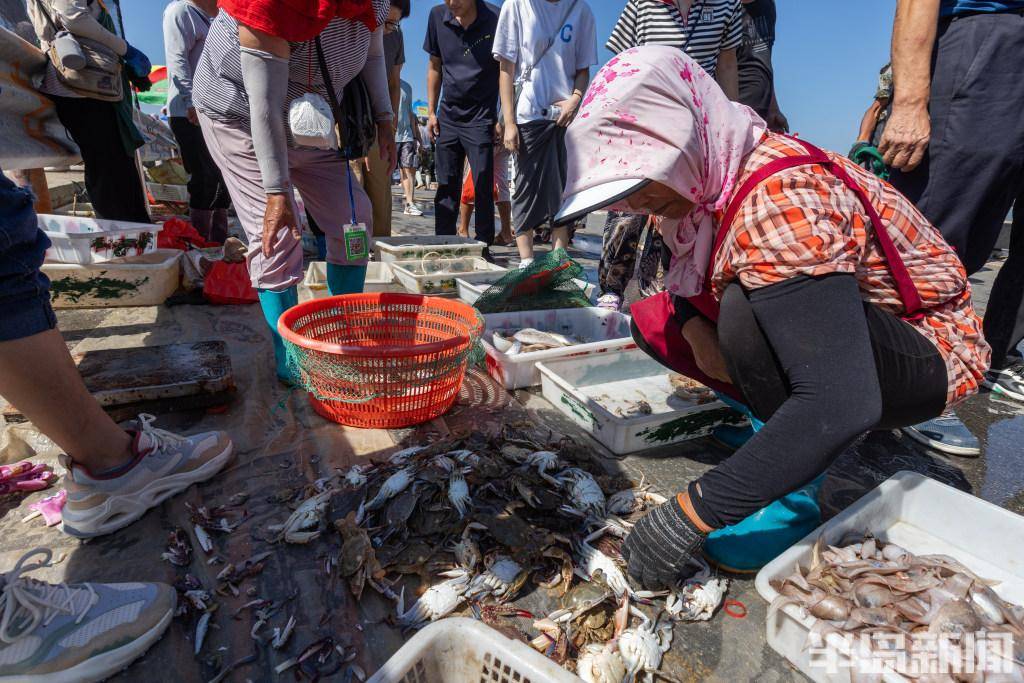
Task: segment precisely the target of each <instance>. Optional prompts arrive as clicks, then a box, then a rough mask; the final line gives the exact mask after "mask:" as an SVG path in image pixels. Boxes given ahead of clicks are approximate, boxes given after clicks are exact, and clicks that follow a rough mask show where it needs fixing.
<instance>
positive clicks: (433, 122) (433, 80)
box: [427, 56, 441, 141]
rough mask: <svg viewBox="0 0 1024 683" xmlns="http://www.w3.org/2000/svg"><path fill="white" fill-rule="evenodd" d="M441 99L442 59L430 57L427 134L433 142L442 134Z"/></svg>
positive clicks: (428, 66)
mask: <svg viewBox="0 0 1024 683" xmlns="http://www.w3.org/2000/svg"><path fill="white" fill-rule="evenodd" d="M440 99H441V58H440V57H434V56H431V57H430V63H429V64H428V65H427V110H428V111H429V113H430V116H429V119H428V121H427V132H428V133H429V134H430V139H431V141H433V140H436V139H437V136H438V135H440V134H441V126H440V125H439V124H438V122H437V103H438V101H439V100H440Z"/></svg>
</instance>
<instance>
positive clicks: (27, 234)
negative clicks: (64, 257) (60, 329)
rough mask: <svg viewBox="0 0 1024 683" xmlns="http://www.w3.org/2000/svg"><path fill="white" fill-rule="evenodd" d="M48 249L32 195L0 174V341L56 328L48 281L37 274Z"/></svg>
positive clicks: (46, 238) (39, 273)
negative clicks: (33, 204)
mask: <svg viewBox="0 0 1024 683" xmlns="http://www.w3.org/2000/svg"><path fill="white" fill-rule="evenodd" d="M49 247H50V240H49V238H48V237H47V236H46V234H45V233H44V232H43V231H42V230H40V229H39V227H38V225H37V223H36V212H35V210H34V209H33V208H32V193H31V192H30V191H29V190H26V189H22V188H19V187H17V186H16V185H15V184H14V183H12V182H11V181H10V180H9V179H8V178H7V176H5V175H3V174H2V173H0V341H13V340H15V339H22V338H24V337H31V336H33V335H36V334H39V333H40V332H45V331H47V330H51V329H53V328H54V327H56V326H57V318H56V317H55V316H54V314H53V308H52V307H51V306H50V281H49V280H48V279H47V277H46V276H45V275H43V274H42V273H41V272H40V271H39V267H40V266H41V265H43V258H44V257H45V255H46V250H47V249H49Z"/></svg>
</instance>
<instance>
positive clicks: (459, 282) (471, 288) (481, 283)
mask: <svg viewBox="0 0 1024 683" xmlns="http://www.w3.org/2000/svg"><path fill="white" fill-rule="evenodd" d="M503 277H505V273H494V274H493V275H490V276H488V277H486V278H483V277H481V278H478V279H477V280H475V281H473V282H470V281H469V280H465V279H463V278H461V277H457V278H455V284H456V286H457V287H458V290H459V298H460V299H462V300H463V301H464V302H466V303H467V304H469V305H470V306H472V305H473V304H475V303H476V302H477V299H479V298H480V295H481V294H483V293H484V292H486V291H487V289H488V288H489V287H490V286H491V285H493V284H494V283H495V282H497V281H498V280H500V279H501V278H503ZM573 282H575V283H576V284H577V286H579V288H580V289H582V290H583V294H584V295H585V296H586V297H587V299H588V300H589V301H590V303H591V304H593V303H594V293H595V292H596V291H597V288H596V287H595V286H594V285H592V284H590V283H589V282H587V281H586V280H573Z"/></svg>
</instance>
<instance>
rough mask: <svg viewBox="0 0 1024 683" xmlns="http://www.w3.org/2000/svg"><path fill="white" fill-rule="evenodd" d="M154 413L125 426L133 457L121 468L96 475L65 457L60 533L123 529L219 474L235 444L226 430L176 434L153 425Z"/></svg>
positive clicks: (90, 533) (82, 534) (85, 534)
mask: <svg viewBox="0 0 1024 683" xmlns="http://www.w3.org/2000/svg"><path fill="white" fill-rule="evenodd" d="M154 420H156V418H155V417H153V416H152V415H145V414H143V415H139V419H138V421H137V422H134V423H131V424H129V425H127V427H128V431H129V432H134V434H135V440H134V442H133V444H132V448H133V450H134V451H135V459H134V460H133V461H132V462H131V463H129V464H128V465H126V466H125V468H124V469H123V470H122V471H118V472H114V473H105V474H94V473H92V472H90V471H89V470H88V469H87V468H85V467H84V466H83V465H81V464H79V463H76V462H74V461H72V460H71V458H69V457H68V456H66V455H62V456H61V463H62V464H63V465H64V467H65V468H66V469H67V470H68V472H69V474H70V476H68V477H67V478H66V480H65V488H67V491H68V501H67V504H66V505H65V506H64V512H63V519H64V531H65V532H66V533H68V534H70V535H72V536H76V537H78V538H91V537H93V536H102V535H104V534H109V533H112V532H114V531H117V530H118V529H122V528H124V527H126V526H128V525H129V524H131V523H132V522H134V521H135V520H137V519H139V518H140V517H142V515H144V514H146V511H147V510H149V509H150V508H152V507H156V506H157V505H159V504H160V503H162V502H163V501H165V500H167V499H168V498H170V497H171V496H173V495H175V494H177V493H180V492H182V491H184V490H185V489H187V488H188V487H189V486H191V485H192V484H195V483H197V482H201V481H206V480H207V479H209V478H210V477H212V476H213V475H215V474H217V472H219V471H220V470H221V469H222V468H223V467H224V465H226V464H227V463H228V461H229V460H230V459H231V455H232V452H233V451H234V447H233V445H232V443H231V440H230V439H229V438H228V436H227V434H225V433H224V432H206V433H204V434H195V435H193V436H179V435H177V434H172V433H171V432H168V431H165V430H163V429H157V428H156V427H154V426H153V422H154Z"/></svg>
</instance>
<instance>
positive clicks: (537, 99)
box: [493, 0, 597, 123]
mask: <svg viewBox="0 0 1024 683" xmlns="http://www.w3.org/2000/svg"><path fill="white" fill-rule="evenodd" d="M570 4H572V0H558V1H557V2H550V0H505V3H504V4H503V5H502V6H501V15H500V16H499V17H498V29H497V30H496V31H495V34H494V48H493V51H494V58H495V59H499V58H500V59H507V60H508V61H510V62H513V63H515V65H516V83H517V84H518V83H520V82H521V81H522V85H523V93H522V96H521V97H520V98H519V106H518V108H517V111H516V121H517V122H518V123H527V122H529V121H536V120H538V119H542V118H544V114H543V110H545V109H547V108H548V106H550V105H551V104H553V103H555V102H558V101H559V100H564V99H566V98H567V97H569V96H570V95H572V90H573V81H575V79H576V72H577V71H579V70H580V69H586V68H588V67H591V66H593V65H595V64H597V28H596V26H595V22H594V14H593V12H591V11H590V6H589V5H587V3H586V1H585V0H577V1H576V6H575V7H573V10H572V14H571V15H570V16H569V17H568V18H567V19H566V20H565V21H562V18H563V17H565V13H566V12H567V11H568V9H569V5H570ZM560 22H561V23H560ZM552 39H554V43H553V44H552V43H551V40H552ZM548 44H551V48H550V49H549V50H548V51H547V53H546V54H543V55H542V56H541V60H540V63H539V64H537V65H536V66H535V67H534V68H533V70H532V71H531V72H530V77H529V79H527V80H525V81H523V74H524V71H526V70H528V69H529V66H530V65H532V64H533V63H534V59H535V55H537V54H538V53H540V52H542V51H543V49H544V46H545V45H548Z"/></svg>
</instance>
